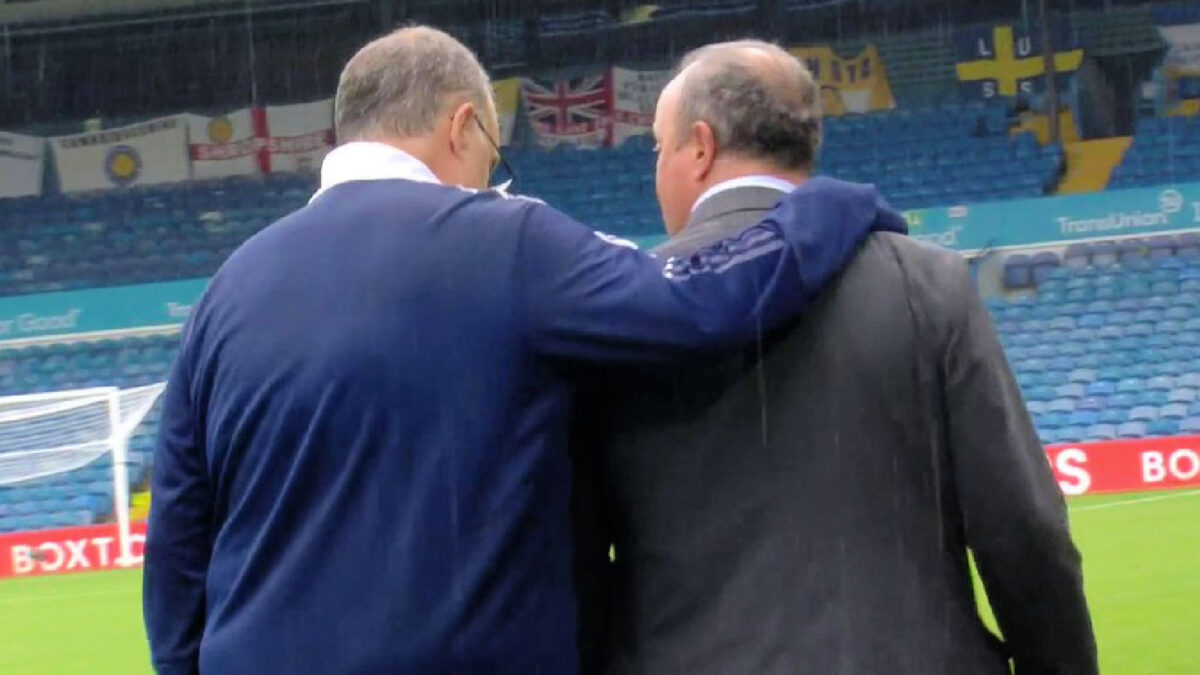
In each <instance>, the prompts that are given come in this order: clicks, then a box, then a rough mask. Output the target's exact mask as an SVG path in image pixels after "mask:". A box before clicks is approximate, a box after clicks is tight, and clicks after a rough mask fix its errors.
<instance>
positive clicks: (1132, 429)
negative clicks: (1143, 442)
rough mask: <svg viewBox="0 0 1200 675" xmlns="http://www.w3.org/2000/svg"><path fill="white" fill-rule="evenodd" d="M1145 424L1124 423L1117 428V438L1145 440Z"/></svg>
mask: <svg viewBox="0 0 1200 675" xmlns="http://www.w3.org/2000/svg"><path fill="white" fill-rule="evenodd" d="M1146 433H1147V432H1146V423H1145V422H1126V423H1125V424H1122V425H1121V426H1119V427H1117V438H1145V437H1146Z"/></svg>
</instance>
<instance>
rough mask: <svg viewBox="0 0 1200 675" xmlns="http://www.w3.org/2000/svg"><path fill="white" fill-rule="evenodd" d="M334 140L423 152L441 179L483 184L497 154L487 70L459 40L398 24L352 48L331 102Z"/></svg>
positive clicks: (422, 156)
mask: <svg viewBox="0 0 1200 675" xmlns="http://www.w3.org/2000/svg"><path fill="white" fill-rule="evenodd" d="M334 123H335V126H336V130H337V135H338V141H339V142H341V143H349V142H352V141H375V142H379V143H386V144H389V145H392V146H394V147H396V148H399V149H401V150H404V151H405V152H407V153H409V154H410V155H412V156H414V157H416V158H417V159H419V160H421V161H422V162H423V163H424V164H425V165H426V166H427V167H429V169H430V170H431V171H432V172H433V173H434V175H436V176H437V177H438V179H439V180H441V181H442V182H443V183H449V184H453V185H461V186H464V187H469V188H475V189H478V188H483V187H486V186H487V181H488V177H489V176H490V175H491V172H492V169H493V167H494V166H495V164H496V161H497V160H498V159H499V154H498V151H497V148H496V147H495V139H496V138H497V137H498V136H499V131H500V129H499V124H498V121H497V117H496V105H495V103H494V102H493V100H492V86H491V82H490V81H489V80H488V76H487V73H486V72H484V70H483V67H482V66H481V65H479V61H478V60H477V59H476V58H475V55H474V54H472V53H471V50H470V49H467V47H466V46H465V45H463V44H462V43H461V42H459V41H458V40H455V39H454V38H452V37H450V36H449V35H447V34H445V33H443V32H442V31H440V30H436V29H433V28H428V27H425V26H409V27H407V28H401V29H399V30H397V31H395V32H393V33H391V34H390V35H386V36H384V37H381V38H379V39H378V40H375V41H374V42H371V43H369V44H368V45H367V46H365V47H363V48H362V49H360V50H359V51H358V53H357V54H355V55H354V56H353V57H352V58H351V59H350V62H349V63H347V64H346V67H345V69H343V70H342V77H341V79H340V80H339V81H338V91H337V99H336V100H335V102H334Z"/></svg>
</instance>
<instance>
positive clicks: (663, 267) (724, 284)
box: [518, 188, 877, 362]
mask: <svg viewBox="0 0 1200 675" xmlns="http://www.w3.org/2000/svg"><path fill="white" fill-rule="evenodd" d="M872 194H873V193H872ZM876 208H877V203H876V201H875V200H874V199H873V198H869V196H868V198H867V199H865V200H864V199H852V200H841V201H839V200H838V199H837V198H836V196H835V198H832V199H831V198H829V196H828V195H825V194H823V193H821V192H820V191H819V190H816V189H813V190H805V189H803V188H802V189H798V190H796V191H794V192H793V193H792V194H791V195H789V196H788V197H786V198H784V200H783V201H781V202H780V204H779V206H777V207H776V209H775V210H774V211H772V212H771V213H770V214H768V216H767V218H766V220H764V222H762V223H760V224H758V225H756V226H753V227H750V228H748V229H746V230H744V231H742V232H741V233H740V234H739V235H737V236H736V237H734V238H731V239H727V240H725V241H722V242H719V243H717V244H715V245H713V246H711V247H709V248H706V249H703V250H701V251H700V252H698V253H696V254H694V255H691V256H688V257H686V258H671V259H669V260H666V261H660V260H657V259H655V258H653V257H651V256H649V255H647V254H645V253H643V252H641V251H638V250H636V248H634V247H632V246H631V245H623V244H622V243H620V242H617V241H614V240H613V239H612V238H611V237H605V236H603V235H597V234H595V233H593V232H592V231H591V230H589V229H588V228H586V227H584V226H583V225H580V224H579V223H577V222H575V221H574V220H572V219H571V218H569V217H567V216H565V215H563V214H562V213H559V212H558V211H556V210H554V209H552V208H550V207H548V206H545V205H542V204H536V205H532V204H531V205H530V206H529V210H528V212H527V218H526V220H525V222H524V225H523V227H524V230H523V232H522V241H521V254H520V256H519V263H518V264H519V265H520V266H521V270H520V273H521V274H522V275H523V279H524V281H523V295H524V307H525V311H526V325H527V328H528V334H529V338H530V341H531V343H532V344H533V346H534V350H535V351H537V352H538V353H541V354H543V355H548V356H555V357H565V358H570V359H577V360H585V361H635V362H654V361H658V362H663V361H669V360H671V359H672V357H676V356H679V355H680V354H682V353H685V352H695V351H697V350H713V349H724V348H732V347H736V346H741V345H743V344H746V343H749V342H751V341H752V340H753V339H754V338H755V336H757V335H758V334H760V333H761V332H763V331H767V330H770V329H772V328H775V327H777V326H779V325H780V324H782V323H783V322H785V321H786V320H788V319H790V318H793V317H795V316H796V315H797V314H798V313H799V312H800V310H801V309H802V308H803V307H804V305H805V304H806V303H807V301H808V300H809V299H810V298H812V296H813V295H814V294H815V293H817V292H818V291H819V290H820V288H821V287H822V286H823V285H824V284H825V282H826V281H828V280H829V278H830V277H832V276H833V275H834V274H835V273H836V272H837V271H838V270H840V269H841V267H842V266H843V265H844V264H845V263H846V261H847V260H849V258H850V257H851V255H852V254H853V253H854V251H855V250H856V249H857V247H858V245H859V244H860V243H861V241H862V240H863V239H864V238H865V237H866V235H867V234H868V233H869V231H870V230H871V229H873V228H874V227H875V223H876V218H875V213H876Z"/></svg>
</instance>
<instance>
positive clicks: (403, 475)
mask: <svg viewBox="0 0 1200 675" xmlns="http://www.w3.org/2000/svg"><path fill="white" fill-rule="evenodd" d="M336 117H337V120H336V123H337V128H338V134H339V137H340V138H341V140H342V142H343V145H342V146H341V147H339V148H337V149H336V150H334V151H333V152H332V153H331V154H330V155H329V157H328V158H327V159H326V161H325V164H324V166H323V168H322V184H321V189H320V191H319V192H318V194H317V195H316V196H315V197H314V199H313V200H312V202H311V203H310V204H309V205H308V206H306V207H305V208H303V209H300V210H299V211H297V212H295V213H293V214H291V215H290V216H287V217H286V218H284V219H282V220H281V221H279V222H277V223H275V224H274V225H272V226H271V227H269V228H267V229H266V230H264V231H263V232H261V233H260V234H258V235H257V236H255V237H253V238H252V239H250V240H249V241H248V242H246V244H245V245H243V246H242V247H241V248H240V249H239V250H237V251H236V252H235V253H234V254H233V255H232V256H231V257H230V259H229V261H228V262H226V264H225V265H224V266H223V267H222V269H221V270H220V271H219V272H218V273H217V275H216V277H215V278H214V279H213V281H212V283H211V285H210V287H209V289H208V291H207V293H206V294H205V296H204V297H203V298H202V299H201V301H200V302H199V303H198V304H197V306H196V308H195V310H194V312H193V315H192V317H191V319H190V320H189V322H188V324H187V326H186V327H185V329H184V336H183V344H182V347H181V351H180V355H179V359H178V362H177V364H176V366H175V369H174V372H173V373H172V375H171V378H170V382H169V384H168V388H167V392H166V393H165V395H164V400H163V420H162V430H161V435H160V438H159V443H158V447H157V449H156V452H155V464H154V473H153V480H152V490H153V494H154V504H153V508H152V510H151V516H150V526H149V535H148V540H147V544H146V569H145V614H146V624H147V629H148V633H149V637H150V643H151V652H152V658H153V662H154V665H155V667H156V669H157V670H158V671H159V672H160V673H171V674H175V673H195V672H203V673H220V674H227V673H229V674H237V673H254V674H255V675H267V674H270V673H289V674H290V673H475V672H479V673H504V672H512V673H553V674H555V675H557V674H560V673H572V672H575V671H576V670H577V668H578V657H577V653H576V626H577V623H576V607H575V598H574V593H573V587H572V576H571V539H570V532H569V518H568V502H569V496H570V491H571V476H570V463H569V460H568V457H567V453H566V449H565V442H566V418H567V412H568V407H569V403H570V394H571V388H570V384H569V382H568V380H567V379H566V378H565V375H564V372H563V370H564V369H563V366H564V365H567V364H569V363H578V362H590V363H596V362H612V363H617V362H621V363H627V362H662V361H668V360H679V359H683V358H687V357H689V356H691V355H696V354H700V353H704V352H708V351H711V350H714V349H722V348H728V347H734V346H739V345H742V344H745V343H747V342H749V341H750V340H752V339H753V338H754V337H755V336H756V335H757V334H758V333H759V332H760V331H761V330H766V329H769V328H771V327H773V326H777V325H779V324H781V323H782V322H784V321H786V320H787V319H789V318H790V317H793V316H795V315H796V314H797V313H798V312H799V311H800V310H801V309H802V308H803V306H804V304H805V303H806V301H807V300H808V299H809V298H810V297H811V296H812V295H813V294H814V293H815V292H816V291H817V290H818V289H819V288H820V287H821V285H822V284H823V283H824V282H825V281H826V280H827V279H828V277H829V276H830V275H831V274H832V273H833V272H834V270H836V269H838V268H839V267H841V266H842V264H843V263H844V262H845V261H846V260H847V259H849V257H850V256H851V255H852V254H853V252H854V251H855V250H856V248H857V246H858V244H859V242H860V241H861V240H862V239H863V238H864V237H865V236H866V234H867V233H868V232H869V231H872V230H878V229H892V230H900V229H903V224H902V223H900V222H899V219H898V218H896V217H895V216H894V214H890V213H884V212H881V211H880V210H879V208H878V205H877V204H875V203H874V201H873V200H870V199H868V200H865V201H864V200H863V199H861V198H860V197H861V194H860V193H859V192H853V191H842V190H839V189H836V186H831V185H829V184H821V183H817V184H816V186H815V187H812V188H808V189H805V188H801V189H799V190H797V191H795V192H794V193H792V194H791V195H790V196H788V197H787V198H786V199H785V200H784V201H783V202H782V203H781V205H780V206H779V208H777V209H776V210H775V211H773V212H771V213H770V214H769V215H768V217H767V219H766V220H765V221H764V222H763V223H762V224H761V225H759V226H757V227H751V228H748V229H746V230H745V231H743V232H742V233H740V234H739V236H737V237H736V238H734V239H730V240H726V241H723V242H719V243H717V244H715V245H713V246H711V247H709V248H706V249H703V250H700V251H699V252H697V253H695V254H694V255H690V256H689V257H687V258H681V259H671V260H669V261H665V263H662V262H659V261H656V260H655V259H653V258H651V257H649V256H647V255H645V254H642V253H640V252H638V251H636V250H633V249H632V248H629V247H627V246H623V245H621V244H619V243H614V242H612V241H611V240H610V239H608V238H603V237H598V236H596V235H595V234H594V233H593V232H592V231H590V230H589V229H587V228H586V227H584V226H582V225H580V224H578V223H576V222H574V221H573V220H571V219H570V218H568V217H567V216H564V215H563V214H561V213H559V212H557V211H555V210H554V209H552V208H550V207H548V206H546V205H544V204H541V203H540V202H536V201H533V200H526V199H518V198H509V197H507V196H505V195H503V194H501V193H498V192H496V191H478V189H479V188H483V187H484V186H485V185H486V181H487V178H488V176H489V175H490V173H491V169H492V167H493V166H494V164H495V162H496V161H497V159H498V151H497V149H496V148H495V145H494V143H492V139H494V138H495V137H496V135H497V132H498V129H497V121H496V113H495V109H494V106H493V104H492V101H491V98H490V86H489V83H488V80H487V76H486V74H485V73H484V72H483V70H482V68H480V66H479V64H478V62H477V61H476V60H475V58H474V56H473V55H472V54H471V53H470V52H469V51H468V50H467V49H466V48H465V47H463V46H462V45H461V44H459V43H457V42H456V41H454V40H453V39H452V38H450V37H449V36H447V35H446V34H444V33H441V32H439V31H435V30H431V29H428V28H421V27H412V28H405V29H402V30H400V31H397V32H396V33H393V34H392V35H389V36H387V37H384V38H381V39H380V40H377V41H375V42H373V43H371V44H369V45H367V46H366V47H364V48H363V49H362V50H361V51H360V52H359V53H358V54H357V55H355V56H354V58H353V59H351V61H350V62H349V64H348V65H347V66H346V69H345V71H344V72H343V74H342V78H341V81H340V82H339V86H338V94H337V103H336ZM459 186H462V187H459Z"/></svg>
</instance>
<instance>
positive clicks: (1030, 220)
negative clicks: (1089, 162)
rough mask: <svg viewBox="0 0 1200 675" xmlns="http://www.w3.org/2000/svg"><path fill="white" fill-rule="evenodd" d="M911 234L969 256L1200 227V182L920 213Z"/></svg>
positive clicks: (913, 217) (914, 214)
mask: <svg viewBox="0 0 1200 675" xmlns="http://www.w3.org/2000/svg"><path fill="white" fill-rule="evenodd" d="M905 216H906V217H907V218H908V224H909V233H910V234H911V235H912V236H913V237H915V238H917V239H924V240H926V241H930V242H933V243H935V244H940V245H942V246H945V247H946V248H951V249H954V250H956V251H962V252H964V253H975V252H978V251H982V250H985V249H994V248H1020V247H1024V246H1034V245H1046V244H1067V243H1072V242H1077V241H1084V240H1087V239H1113V238H1120V237H1134V236H1147V235H1153V234H1169V233H1172V232H1180V231H1184V230H1197V229H1200V183H1186V184H1180V185H1165V186H1160V187H1152V188H1135V189H1130V190H1105V191H1104V192H1093V193H1089V194H1080V195H1066V196H1061V197H1040V198H1036V199H1018V200H1013V201H1007V202H989V203H984V204H971V205H963V206H952V207H949V208H935V209H920V210H917V211H909V212H907V213H905Z"/></svg>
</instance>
